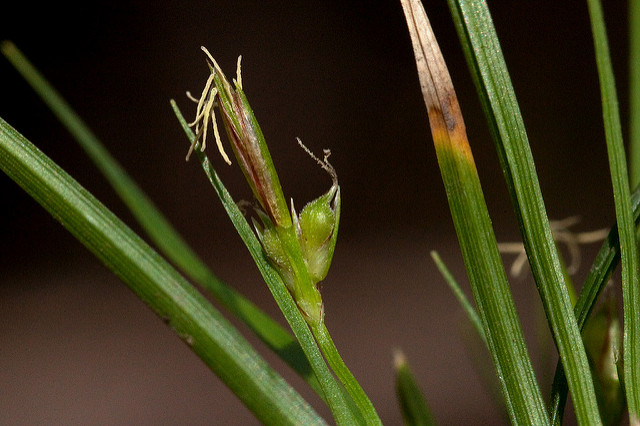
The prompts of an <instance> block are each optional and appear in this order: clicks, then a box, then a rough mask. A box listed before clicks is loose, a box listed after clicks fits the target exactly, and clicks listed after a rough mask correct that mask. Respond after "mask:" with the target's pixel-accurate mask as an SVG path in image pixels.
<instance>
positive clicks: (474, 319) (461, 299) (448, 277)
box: [431, 250, 487, 343]
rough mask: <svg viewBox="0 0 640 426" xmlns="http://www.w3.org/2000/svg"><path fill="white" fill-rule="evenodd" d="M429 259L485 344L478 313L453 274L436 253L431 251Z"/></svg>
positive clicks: (485, 340)
mask: <svg viewBox="0 0 640 426" xmlns="http://www.w3.org/2000/svg"><path fill="white" fill-rule="evenodd" d="M431 258H432V259H433V262H434V263H435V264H436V266H437V267H438V270H439V271H440V274H442V277H443V278H444V280H445V282H446V283H447V284H448V285H449V288H450V289H451V291H452V292H453V295H454V296H455V297H456V299H458V303H460V306H462V309H464V311H465V313H466V314H467V318H468V319H469V322H470V323H471V324H472V325H473V327H474V328H475V330H476V332H477V333H478V336H480V338H481V339H482V340H483V341H484V342H485V343H487V339H486V337H485V335H484V329H483V328H482V320H481V319H480V317H479V316H478V313H477V312H476V310H475V308H474V307H473V305H472V304H471V302H470V301H469V299H467V296H466V295H465V294H464V291H462V288H460V285H459V284H458V282H457V281H456V279H455V278H454V276H453V274H452V273H451V272H450V271H449V268H447V265H445V263H444V262H443V261H442V259H441V258H440V255H439V254H438V252H437V251H435V250H433V251H432V252H431Z"/></svg>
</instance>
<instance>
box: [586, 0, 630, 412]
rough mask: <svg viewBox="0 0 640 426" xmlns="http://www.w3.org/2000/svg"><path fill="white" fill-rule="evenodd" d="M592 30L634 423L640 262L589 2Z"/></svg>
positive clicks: (607, 68)
mask: <svg viewBox="0 0 640 426" xmlns="http://www.w3.org/2000/svg"><path fill="white" fill-rule="evenodd" d="M587 4H588V6H589V16H590V17H591V30H592V32H593V42H594V47H595V52H596V64H597V66H598V76H599V78H600V92H601V97H602V115H603V118H604V130H605V138H606V141H607V152H608V154H609V170H610V172H611V182H612V185H613V198H614V202H615V208H616V218H617V223H618V233H619V238H620V257H621V264H622V300H623V309H624V320H623V321H624V337H623V343H622V346H623V364H624V378H625V379H624V381H625V391H626V396H627V404H628V407H629V416H630V417H631V419H632V420H631V421H632V423H633V422H634V421H636V422H637V421H638V418H639V417H638V416H639V413H638V410H640V270H639V268H640V260H639V257H638V246H637V240H636V234H635V226H634V221H633V214H632V208H631V199H630V198H631V195H630V191H629V177H628V174H627V160H626V155H625V149H624V143H623V140H622V126H621V124H620V113H619V111H618V98H617V94H616V87H615V78H614V75H613V67H612V65H611V58H610V55H609V45H608V41H607V34H606V28H605V24H604V16H603V13H602V5H601V4H600V1H598V0H588V1H587Z"/></svg>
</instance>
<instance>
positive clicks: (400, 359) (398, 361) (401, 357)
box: [393, 348, 407, 371]
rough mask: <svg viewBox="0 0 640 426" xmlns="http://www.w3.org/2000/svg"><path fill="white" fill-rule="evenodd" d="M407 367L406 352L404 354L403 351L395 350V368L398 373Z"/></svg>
mask: <svg viewBox="0 0 640 426" xmlns="http://www.w3.org/2000/svg"><path fill="white" fill-rule="evenodd" d="M405 365H407V357H406V356H405V354H404V352H402V349H400V348H395V349H394V350H393V368H395V369H396V371H397V370H400V369H401V368H402V367H404V366H405Z"/></svg>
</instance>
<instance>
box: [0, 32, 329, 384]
mask: <svg viewBox="0 0 640 426" xmlns="http://www.w3.org/2000/svg"><path fill="white" fill-rule="evenodd" d="M0 50H1V51H2V53H3V54H4V55H5V56H6V57H7V59H9V60H10V61H11V63H12V64H13V65H14V66H15V67H16V69H17V70H18V71H19V72H20V74H21V75H22V76H23V77H24V79H25V80H26V81H27V82H28V83H29V84H30V85H31V87H32V88H33V89H34V90H35V91H36V93H37V94H38V95H39V96H40V97H41V98H42V100H43V101H44V102H45V103H46V104H47V106H49V108H50V109H51V111H52V112H53V113H54V114H55V115H56V117H58V119H59V120H60V122H61V123H62V124H63V125H64V126H65V127H66V128H67V129H68V130H69V132H70V133H71V135H72V136H73V137H74V138H75V139H76V141H77V142H78V143H79V144H80V146H81V147H82V149H83V150H84V151H85V152H86V153H87V155H88V156H89V158H91V160H92V161H93V162H94V163H95V165H96V166H97V167H98V169H99V170H100V171H101V172H102V174H103V175H104V176H105V178H106V179H107V181H108V182H109V183H110V184H111V186H112V187H113V189H114V190H115V192H116V193H117V194H118V196H119V197H120V198H121V199H122V201H123V202H124V203H125V205H126V206H127V207H128V208H129V210H130V211H131V213H132V214H133V216H134V217H135V218H136V220H137V221H138V223H140V225H141V226H142V228H143V229H144V231H145V232H146V233H147V235H148V236H149V237H150V238H151V240H152V241H153V242H154V243H155V245H156V246H157V247H158V248H159V250H160V251H161V252H162V253H164V255H165V256H166V257H167V259H169V260H170V261H171V262H173V263H174V264H175V265H176V266H177V267H178V268H180V269H181V270H182V271H183V272H184V273H185V274H186V275H187V276H189V277H190V278H192V279H193V280H194V281H195V282H197V283H198V284H200V285H201V286H202V287H203V288H205V289H206V290H207V291H209V292H210V293H211V294H212V295H213V296H214V297H215V298H216V300H218V301H219V302H220V303H221V304H222V305H223V306H224V307H225V308H227V309H228V310H229V311H230V312H231V313H232V314H234V315H235V316H236V317H237V318H238V319H240V320H241V321H242V322H244V323H245V324H246V325H247V326H248V327H249V328H250V329H251V330H252V331H253V332H254V333H255V334H256V335H257V336H258V337H259V338H260V339H261V340H262V341H263V342H264V343H265V344H266V345H267V346H268V347H269V348H270V349H272V350H273V351H274V352H275V353H276V354H278V356H280V358H282V359H283V360H284V361H285V362H286V363H287V364H289V366H291V367H292V368H293V369H294V370H295V371H296V372H297V373H298V374H300V375H301V376H302V377H303V378H304V379H305V380H306V381H307V382H308V383H309V385H310V386H311V387H312V388H314V389H315V390H316V392H318V393H319V394H320V395H321V396H323V394H322V390H321V389H320V385H319V383H318V381H317V379H316V377H315V375H314V374H313V373H312V371H311V367H310V366H309V363H308V362H307V359H306V357H305V356H304V352H302V349H301V348H300V345H299V344H298V342H296V341H295V339H294V338H293V337H292V336H291V334H290V333H289V332H287V331H286V330H284V329H283V328H282V327H281V326H280V325H279V324H278V323H277V322H276V321H275V320H273V319H272V318H271V317H269V316H268V315H267V314H265V313H264V312H263V311H261V310H260V309H259V308H258V307H256V306H255V305H254V304H253V303H252V302H251V301H250V300H248V299H247V298H245V297H244V296H242V295H241V294H240V293H238V292H237V291H236V290H234V289H233V288H232V287H230V286H228V285H227V284H225V283H224V282H222V281H221V280H220V279H219V278H218V277H216V276H215V275H214V274H213V273H212V272H211V270H210V269H209V267H208V266H207V265H206V264H205V263H204V262H203V261H202V259H200V257H199V256H198V255H197V254H196V253H195V252H194V251H193V250H192V249H191V247H189V245H188V244H187V243H186V242H185V241H184V239H183V238H182V237H181V236H180V234H179V233H178V232H177V231H176V230H175V228H174V227H173V226H172V225H171V224H170V223H169V221H168V220H167V219H166V217H165V216H164V215H163V214H162V213H161V212H160V211H159V210H158V209H157V207H156V206H155V205H154V204H153V202H152V201H151V200H150V199H149V197H147V195H146V194H145V193H144V192H143V191H142V189H140V187H139V186H138V185H137V184H136V183H135V182H134V181H133V179H131V177H130V176H129V175H128V174H127V172H126V171H125V170H124V169H123V168H122V166H120V164H119V163H118V162H117V161H116V160H115V159H114V158H113V157H112V156H111V154H110V153H109V152H108V151H107V149H106V148H105V147H104V145H103V144H102V143H101V142H100V141H99V140H98V138H97V137H96V136H95V135H94V134H93V132H92V131H91V130H90V129H89V128H88V127H87V125H86V124H85V123H84V122H83V121H82V119H81V118H80V117H79V116H78V114H77V113H76V112H75V111H74V110H73V109H72V108H71V106H70V105H69V104H68V103H67V102H66V101H65V100H64V99H63V98H62V96H60V94H59V93H58V92H57V91H56V90H55V89H54V88H53V87H52V86H51V84H50V83H49V82H48V81H47V80H46V79H45V78H44V77H43V76H42V75H41V74H40V73H39V72H38V70H36V69H35V67H34V66H33V65H32V64H31V63H30V62H29V60H28V59H27V58H26V57H25V56H24V55H23V54H22V53H21V52H20V51H19V50H18V49H17V48H16V46H14V45H13V44H12V43H10V42H3V43H2V45H1V48H0Z"/></svg>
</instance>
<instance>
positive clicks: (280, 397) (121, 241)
mask: <svg viewBox="0 0 640 426" xmlns="http://www.w3.org/2000/svg"><path fill="white" fill-rule="evenodd" d="M0 169H2V171H4V172H5V173H6V174H7V175H8V176H9V177H10V178H11V179H13V180H14V181H15V182H16V183H18V185H20V186H21V187H22V188H23V189H24V190H25V191H26V192H28V193H29V195H31V196H32V197H33V198H34V199H35V200H36V201H37V202H38V203H40V204H41V205H42V206H43V207H44V208H45V209H46V210H47V211H49V213H50V214H51V215H52V216H53V217H54V218H55V219H56V220H58V221H59V222H60V223H61V224H62V225H63V226H64V227H65V228H67V229H68V230H69V232H71V233H72V234H73V235H74V236H75V237H76V238H77V239H78V240H79V241H80V242H81V243H82V244H84V245H85V246H86V247H87V248H88V249H89V250H90V251H91V252H92V253H94V254H95V255H96V257H98V258H99V259H100V260H101V261H102V262H103V263H104V264H105V265H106V266H107V267H108V268H109V269H111V270H112V271H113V272H114V273H116V275H118V276H119V277H120V278H121V279H122V280H123V281H124V282H125V283H126V284H127V285H128V286H129V287H130V288H131V289H132V290H133V291H134V292H135V293H136V294H137V295H138V296H139V297H140V298H141V299H142V300H143V301H144V302H145V303H146V304H147V305H149V307H151V309H153V310H154V311H155V312H156V314H157V315H158V316H159V317H160V318H162V319H163V320H164V321H165V322H166V323H167V324H169V326H171V327H172V328H173V329H174V330H175V331H176V333H177V334H178V335H179V336H180V337H181V338H182V339H183V340H184V341H185V343H187V345H189V346H190V347H191V349H192V350H193V351H194V352H195V353H196V354H197V355H198V356H199V357H200V358H201V359H202V360H203V361H204V362H205V363H206V364H207V365H208V366H209V367H210V368H211V370H212V371H214V372H215V373H216V374H217V375H218V376H219V377H220V378H221V379H222V381H223V382H224V383H225V384H226V385H227V386H228V387H229V388H230V389H231V390H232V391H233V392H234V393H235V394H236V395H237V396H238V397H239V398H240V399H241V400H242V402H243V403H244V404H245V405H246V406H247V407H248V408H249V409H250V410H251V411H252V412H253V413H254V414H255V415H256V417H258V419H259V420H260V421H262V422H264V423H266V424H273V425H281V424H290V425H299V424H324V421H323V420H322V419H321V418H320V417H319V416H318V415H317V414H316V413H315V412H314V411H313V409H312V408H311V407H310V406H309V405H308V404H307V403H306V402H305V401H304V399H302V397H300V396H299V395H298V394H297V393H296V392H295V390H293V388H291V387H290V386H289V385H288V384H287V383H286V382H285V381H284V379H283V378H282V377H280V375H279V374H278V373H277V372H276V371H274V370H273V369H272V368H271V367H270V366H269V365H268V364H267V363H266V362H265V361H264V360H263V359H262V358H261V357H260V356H259V355H258V354H257V353H256V352H255V351H254V349H253V348H252V347H251V346H250V345H249V343H248V342H246V340H245V339H244V338H243V337H242V336H241V335H240V333H238V331H237V330H236V329H235V328H234V327H233V326H232V325H231V324H229V323H228V322H227V321H226V320H225V319H224V317H223V316H222V315H221V314H220V313H219V312H218V311H217V310H215V308H213V306H211V304H210V303H209V302H208V301H207V300H206V299H205V298H204V297H203V296H202V295H201V294H200V293H199V292H198V291H197V290H196V289H195V288H193V287H192V286H191V285H190V284H189V283H188V282H187V281H186V280H185V279H184V278H183V277H182V276H181V275H180V274H179V273H178V272H177V271H176V270H175V269H174V268H173V267H172V266H171V265H169V264H168V263H167V262H166V261H165V260H164V259H163V258H162V257H161V256H160V255H159V254H157V253H156V252H155V251H154V250H153V249H152V248H151V247H149V246H148V245H147V244H146V243H145V242H144V241H143V240H142V239H141V238H140V237H138V236H137V235H136V234H135V233H134V232H133V231H132V230H131V229H129V228H128V227H127V226H126V225H125V224H124V223H122V222H121V221H120V220H119V219H118V218H117V217H115V215H113V213H111V212H110V211H109V210H108V209H107V208H106V207H104V206H103V205H102V204H101V203H100V202H99V201H97V200H96V199H95V198H94V197H93V196H92V195H91V194H89V193H88V192H87V191H86V190H85V189H84V188H82V187H81V186H80V185H79V184H78V183H77V182H76V181H74V180H73V179H72V178H71V177H70V176H69V175H68V174H67V173H65V172H64V171H63V170H62V169H60V168H59V167H58V166H57V165H56V164H55V163H53V161H51V160H50V159H49V158H48V157H46V156H45V155H44V154H43V153H42V152H40V151H39V150H38V149H37V148H36V147H35V146H33V145H32V144H31V143H30V142H29V141H28V140H26V139H25V138H24V137H23V136H22V135H20V134H19V133H18V132H17V131H16V130H15V129H13V128H12V127H11V126H9V125H8V124H7V123H6V122H5V121H4V120H2V119H0Z"/></svg>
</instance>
